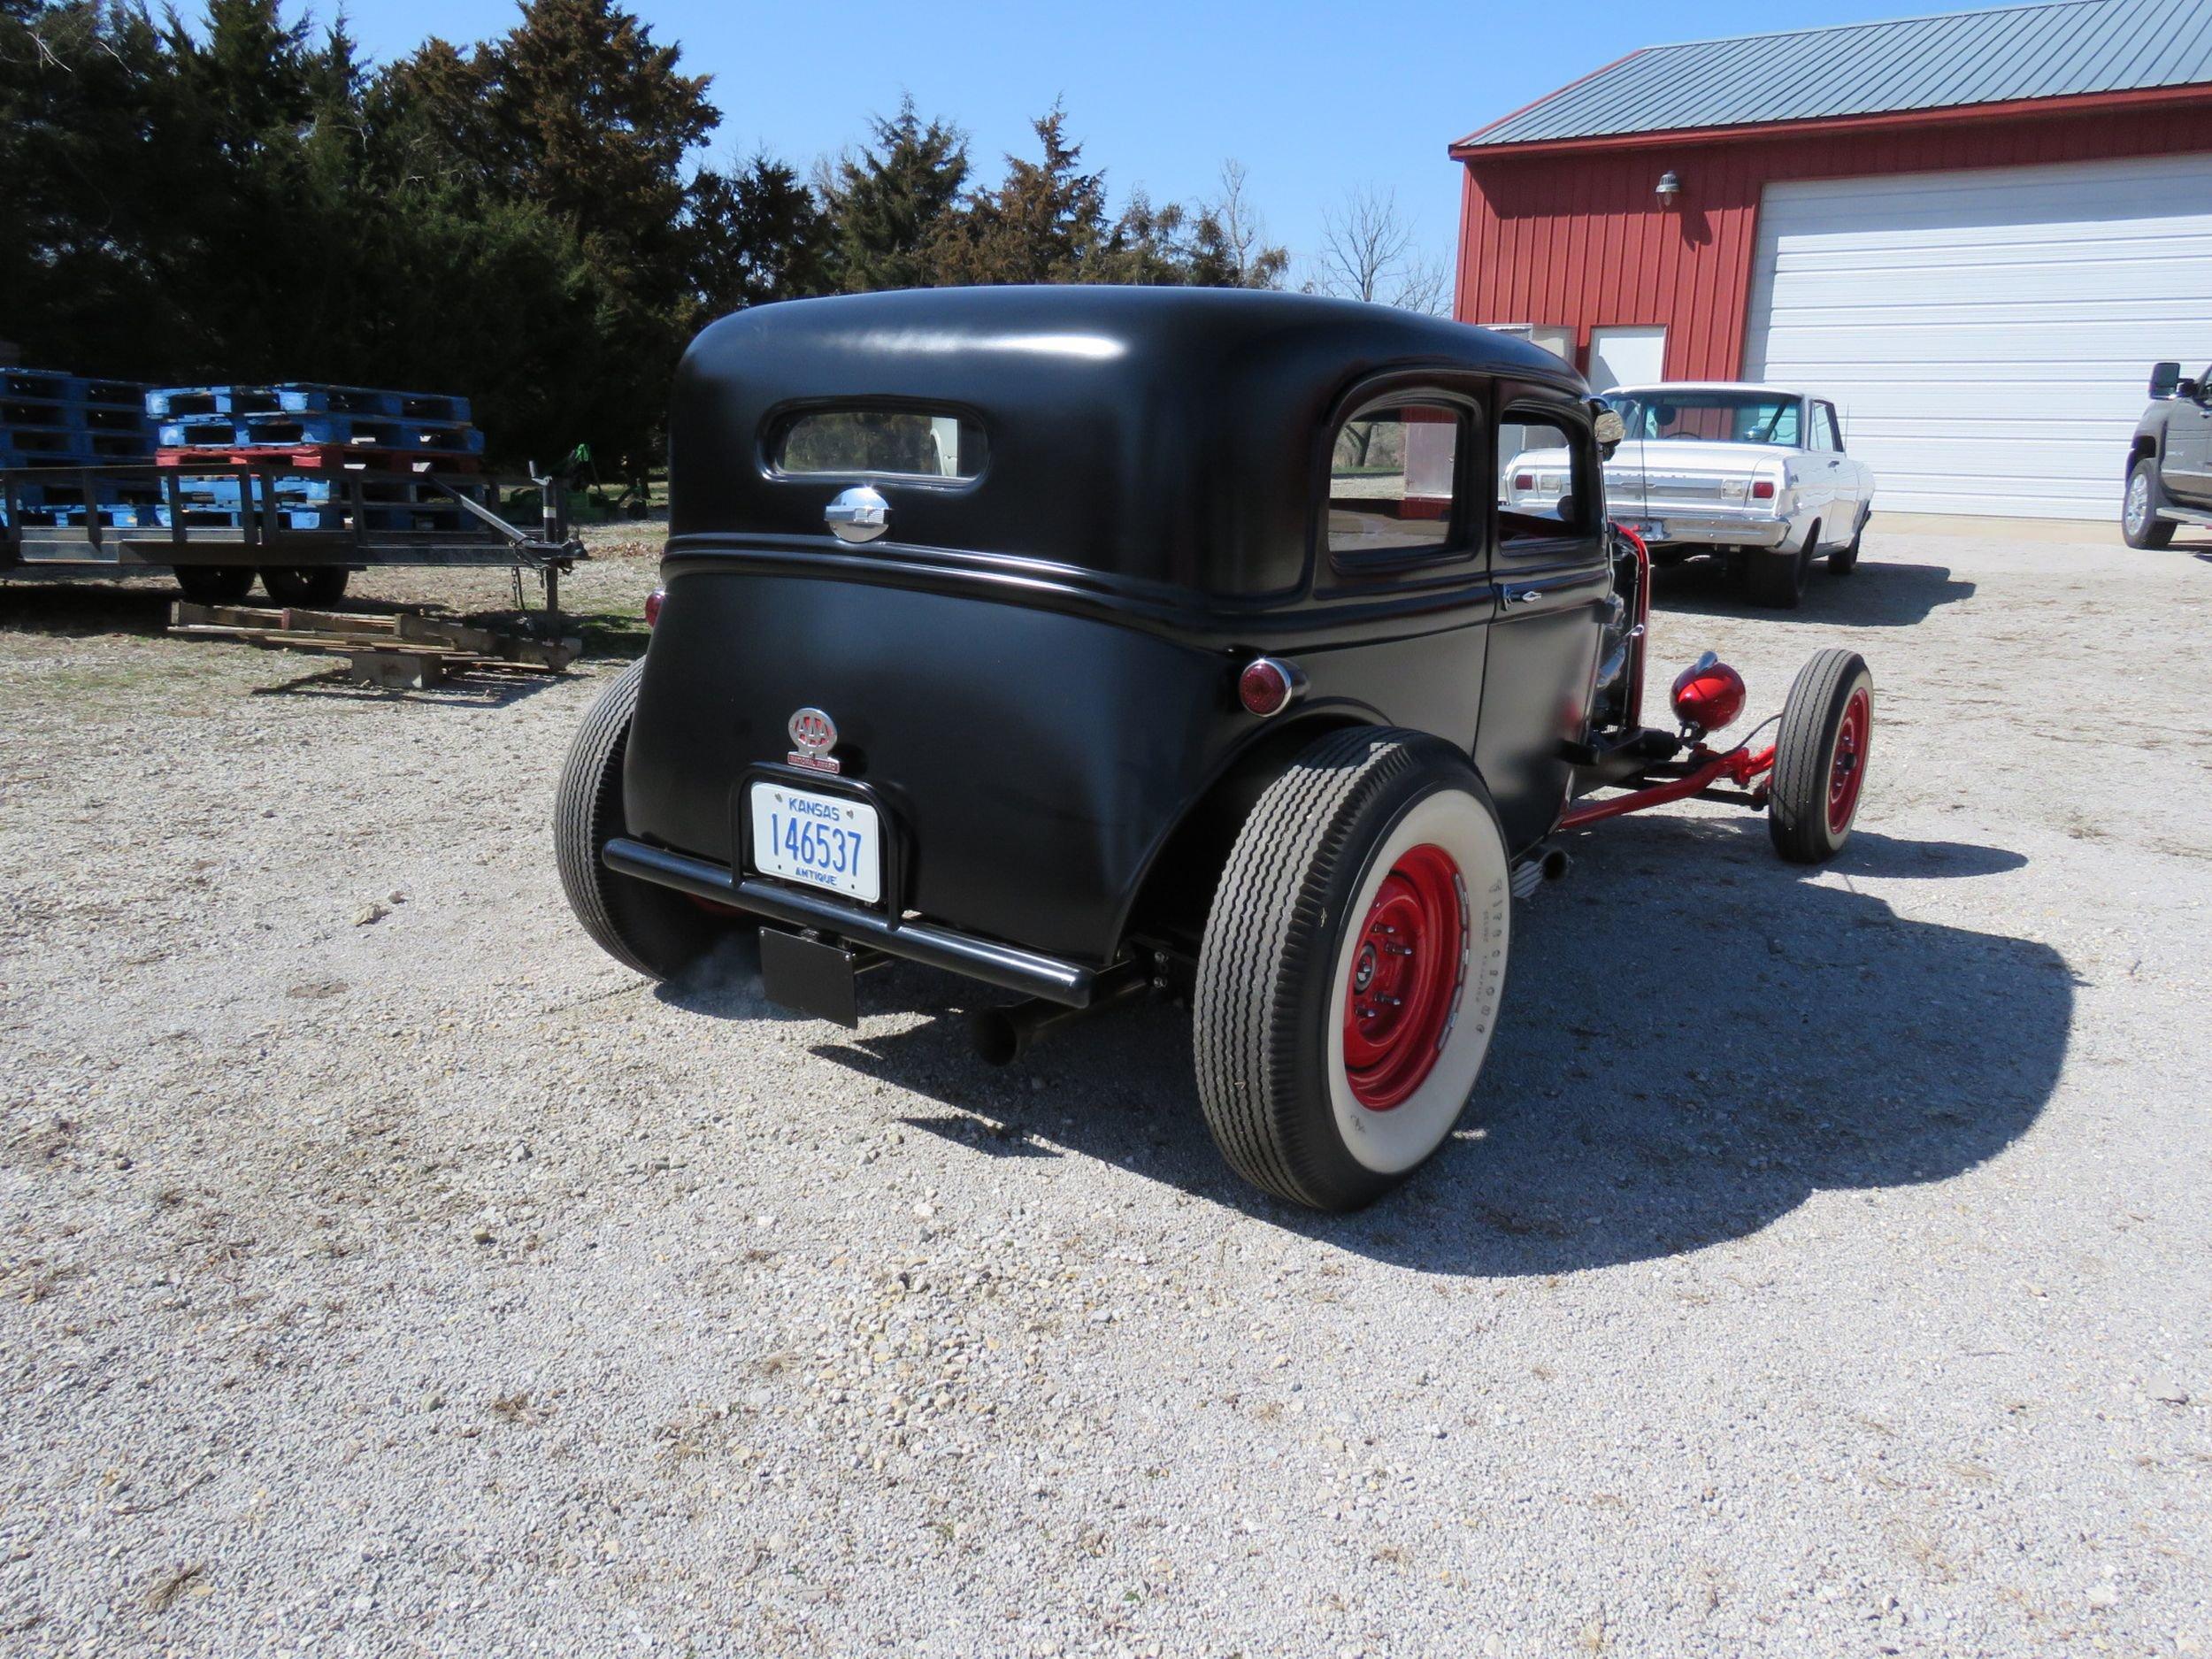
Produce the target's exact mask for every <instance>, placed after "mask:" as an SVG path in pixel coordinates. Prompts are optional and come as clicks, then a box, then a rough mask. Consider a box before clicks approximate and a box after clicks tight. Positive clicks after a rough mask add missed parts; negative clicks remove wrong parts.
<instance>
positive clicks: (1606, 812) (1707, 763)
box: [1559, 743, 1774, 829]
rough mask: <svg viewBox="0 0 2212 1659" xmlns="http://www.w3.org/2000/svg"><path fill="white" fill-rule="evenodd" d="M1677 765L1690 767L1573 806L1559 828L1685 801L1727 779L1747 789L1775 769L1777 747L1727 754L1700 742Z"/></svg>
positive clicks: (1735, 749) (1596, 821) (1740, 749)
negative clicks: (1672, 775)
mask: <svg viewBox="0 0 2212 1659" xmlns="http://www.w3.org/2000/svg"><path fill="white" fill-rule="evenodd" d="M1678 764H1682V765H1686V766H1687V767H1688V768H1689V769H1690V770H1689V771H1687V772H1685V773H1683V774H1682V776H1680V777H1679V778H1670V779H1668V780H1666V781H1665V782H1664V783H1655V784H1650V785H1647V786H1646V787H1643V788H1641V789H1631V790H1630V791H1629V792H1628V793H1627V794H1626V795H1615V796H1613V797H1612V798H1611V799H1610V800H1607V801H1594V802H1592V803H1590V804H1589V805H1588V806H1578V807H1570V808H1569V809H1568V810H1567V816H1566V817H1565V818H1562V819H1560V820H1559V827H1560V828H1561V829H1578V828H1580V827H1581V826H1583V825H1585V824H1595V823H1598V822H1599V821H1600V820H1601V819H1604V818H1620V817H1622V816H1624V814H1626V813H1630V812H1640V811H1642V810H1644V809H1645V808H1646V807H1652V806H1664V805H1665V804H1666V803H1668V802H1670V801H1681V800H1686V799H1687V798H1688V797H1689V796H1691V795H1702V794H1704V793H1705V791H1706V790H1708V789H1709V788H1711V787H1713V786H1714V785H1715V784H1717V783H1718V782H1719V781H1720V780H1722V779H1724V778H1725V779H1726V780H1728V781H1729V782H1731V783H1732V784H1734V785H1735V786H1736V787H1739V788H1742V789H1747V788H1749V787H1751V780H1753V779H1755V778H1757V777H1760V776H1761V775H1763V774H1764V773H1766V772H1771V771H1773V770H1774V749H1773V747H1772V746H1771V745H1770V746H1768V747H1767V748H1765V749H1745V748H1743V747H1742V746H1741V745H1738V746H1737V747H1736V748H1734V749H1730V750H1728V751H1727V752H1726V753H1725V754H1720V755H1716V754H1715V753H1714V752H1713V751H1712V750H1711V749H1708V748H1706V747H1705V745H1704V744H1703V743H1700V744H1699V745H1698V746H1697V747H1696V748H1695V749H1692V750H1691V751H1690V752H1689V754H1688V756H1687V757H1685V758H1684V759H1683V760H1682V761H1681V762H1680V763H1678Z"/></svg>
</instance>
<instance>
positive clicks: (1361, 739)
mask: <svg viewBox="0 0 2212 1659" xmlns="http://www.w3.org/2000/svg"><path fill="white" fill-rule="evenodd" d="M1414 737H1415V734H1414V733H1402V732H1397V731H1394V730H1391V729H1388V728H1377V727H1371V726H1365V727H1356V728H1354V729H1352V730H1349V731H1345V732H1340V733H1333V734H1332V735H1329V736H1326V737H1324V738H1321V739H1319V740H1318V741H1316V742H1315V743H1314V745H1313V746H1312V747H1311V748H1310V749H1307V750H1306V751H1305V752H1304V753H1302V755H1300V756H1299V757H1298V758H1297V759H1296V760H1295V761H1294V762H1293V763H1292V764H1291V765H1290V766H1289V767H1288V768H1287V769H1286V771H1285V772H1283V774H1282V775H1281V776H1280V777H1279V778H1278V779H1276V780H1275V781H1274V782H1273V783H1271V784H1270V785H1269V786H1268V787H1267V788H1266V789H1265V790H1264V791H1263V793H1262V794H1261V795H1260V798H1259V800H1258V802H1257V803H1256V804H1255V805H1254V807H1253V809H1252V812H1251V816H1250V817H1249V818H1247V820H1246V821H1245V825H1244V827H1243V829H1242V831H1241V832H1240V833H1239V834H1238V836H1237V840H1236V844H1235V846H1234V848H1233V849H1232V851H1231V853H1230V856H1229V861H1228V864H1227V866H1226V868H1225V869H1224V871H1223V872H1222V876H1221V880H1220V884H1219V886H1218V887H1217V888H1216V889H1215V893H1214V900H1213V905H1212V909H1211V913H1210V916H1209V918H1208V920H1207V925H1206V933H1205V940H1204V943H1203V945H1202V947H1201V949H1200V952H1199V960H1198V995H1197V1006H1196V1010H1195V1012H1196V1016H1197V1018H1195V1020H1194V1041H1193V1052H1194V1058H1195V1061H1196V1066H1197V1071H1198V1086H1199V1098H1200V1100H1201V1102H1202V1104H1203V1107H1204V1110H1205V1113H1206V1121H1207V1125H1208V1126H1209V1127H1210V1129H1211V1130H1212V1131H1213V1134H1214V1139H1215V1141H1216V1142H1217V1144H1218V1145H1219V1147H1220V1148H1221V1151H1222V1154H1223V1156H1225V1157H1226V1158H1227V1159H1228V1161H1229V1163H1230V1164H1232V1165H1233V1166H1234V1168H1235V1169H1236V1170H1237V1171H1238V1172H1239V1173H1240V1174H1241V1175H1243V1176H1244V1177H1245V1178H1246V1179H1248V1180H1250V1181H1252V1182H1253V1183H1255V1184H1256V1185H1257V1186H1259V1187H1263V1188H1264V1189H1265V1190H1266V1191H1268V1192H1270V1193H1271V1194H1274V1195H1275V1196H1276V1197H1278V1198H1281V1199H1283V1200H1285V1201H1286V1202H1290V1203H1294V1204H1302V1205H1308V1206H1310V1207H1313V1208H1317V1209H1339V1208H1342V1207H1344V1206H1345V1204H1346V1203H1347V1202H1348V1201H1349V1202H1361V1201H1363V1199H1364V1198H1366V1197H1371V1196H1372V1195H1373V1194H1372V1193H1361V1194H1345V1193H1343V1192H1340V1191H1338V1190H1336V1187H1335V1183H1333V1182H1332V1181H1328V1180H1327V1179H1325V1177H1324V1176H1323V1173H1322V1170H1321V1167H1320V1165H1319V1161H1318V1160H1317V1158H1316V1157H1315V1156H1313V1152H1312V1149H1311V1148H1309V1147H1307V1146H1306V1145H1305V1144H1304V1137H1303V1135H1302V1133H1301V1132H1300V1127H1299V1125H1298V1123H1297V1121H1296V1119H1295V1118H1294V1115H1293V1114H1291V1113H1289V1112H1287V1111H1286V1110H1282V1103H1283V1102H1286V1101H1287V1100H1289V1099H1290V1098H1291V1097H1292V1095H1293V1094H1294V1093H1295V1091H1296V1090H1297V1088H1298V1086H1299V1077H1298V1066H1299V1047H1300V1040H1301V1039H1302V1037H1303V1036H1304V1035H1305V1034H1306V1033H1305V1029H1304V1027H1305V1022H1306V1021H1307V1020H1308V1019H1310V1018H1311V1015H1310V1011H1309V1010H1306V1009H1304V1008H1303V1007H1302V1006H1301V1004H1300V997H1299V995H1298V991H1299V987H1302V985H1304V984H1305V983H1306V981H1307V978H1308V976H1307V972H1306V968H1307V953H1309V952H1310V951H1311V950H1312V949H1314V948H1315V942H1316V941H1320V940H1324V939H1325V938H1326V937H1327V928H1326V926H1325V922H1326V919H1327V918H1326V915H1325V909H1326V900H1325V894H1326V892H1327V890H1328V886H1329V880H1330V877H1331V876H1332V875H1333V872H1335V870H1336V869H1337V867H1338V865H1339V864H1340V861H1341V860H1342V859H1343V857H1344V856H1346V852H1347V843H1348V840H1349V839H1350V835H1351V832H1352V828H1353V821H1354V818H1356V814H1355V813H1354V812H1353V811H1352V810H1349V809H1350V808H1351V807H1352V806H1353V805H1354V803H1355V801H1356V797H1358V796H1359V795H1361V794H1362V793H1363V791H1365V790H1367V789H1371V788H1372V787H1378V786H1379V785H1381V784H1383V783H1385V782H1387V781H1388V780H1391V779H1392V778H1394V777H1395V776H1397V775H1398V774H1400V773H1402V772H1405V771H1406V770H1408V769H1409V768H1411V767H1412V766H1414V765H1416V764H1418V751H1417V749H1414V748H1413V747H1412V746H1411V741H1409V740H1413V739H1414ZM1387 1184H1388V1183H1386V1182H1382V1181H1380V1180H1378V1183H1377V1185H1376V1188H1375V1190H1376V1191H1380V1190H1382V1187H1384V1186H1386V1185H1387Z"/></svg>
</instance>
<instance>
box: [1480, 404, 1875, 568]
mask: <svg viewBox="0 0 2212 1659" xmlns="http://www.w3.org/2000/svg"><path fill="white" fill-rule="evenodd" d="M1602 396H1603V398H1604V401H1605V403H1607V404H1608V406H1609V407H1610V408H1611V409H1612V410H1613V411H1615V412H1616V413H1617V414H1618V415H1619V416H1620V418H1621V420H1622V423H1623V425H1624V426H1625V427H1626V429H1627V435H1626V436H1625V437H1624V439H1623V441H1622V442H1621V444H1620V446H1619V447H1618V448H1617V449H1615V450H1614V451H1613V454H1612V456H1611V457H1610V458H1609V459H1608V460H1607V462H1606V464H1605V505H1606V511H1607V512H1608V513H1609V515H1610V516H1611V517H1613V518H1616V519H1617V520H1619V521H1620V522H1621V523H1623V524H1625V525H1628V526H1631V527H1632V528H1633V529H1634V530H1635V531H1636V533H1637V534H1639V535H1640V536H1642V537H1643V539H1644V541H1645V543H1646V545H1647V546H1648V547H1649V548H1650V549H1651V557H1652V559H1653V561H1654V562H1655V563H1656V564H1661V565H1672V564H1679V563H1680V562H1681V561H1682V560H1683V559H1686V558H1688V557H1691V556H1692V555H1694V554H1700V553H1710V554H1717V555H1720V556H1722V557H1725V558H1726V559H1727V560H1728V562H1729V565H1730V567H1731V568H1732V569H1734V570H1738V571H1740V572H1741V573H1742V575H1743V576H1744V578H1745V579H1746V580H1747V581H1748V582H1749V583H1750V586H1751V590H1752V593H1753V594H1754V595H1755V596H1756V597H1757V598H1759V599H1760V600H1761V601H1763V603H1767V604H1774V605H1794V604H1795V603H1797V602H1798V599H1799V597H1800V596H1801V595H1802V594H1803V593H1804V591H1805V578H1806V575H1807V573H1808V572H1809V571H1810V569H1811V568H1812V564H1813V561H1814V560H1815V559H1816V558H1818V557H1821V556H1822V555H1826V557H1827V559H1828V568H1829V569H1830V570H1832V571H1834V572H1836V573H1837V574H1839V575H1841V574H1843V573H1845V572H1847V571H1849V570H1850V569H1851V567H1852V566H1853V565H1855V564H1857V563H1858V558H1859V540H1860V537H1861V536H1862V535H1863V534H1864V533H1865V530H1866V521H1867V519H1868V518H1869V517H1870V515H1871V514H1872V512H1873V508H1874V474H1873V472H1871V471H1870V469H1869V468H1868V467H1867V466H1866V465H1865V464H1864V463H1863V462H1860V461H1856V460H1854V459H1853V458H1852V457H1850V456H1848V455H1847V454H1846V453H1845V452H1844V448H1843V431H1842V426H1841V423H1840V422H1839V420H1838V419H1836V408H1835V405H1834V404H1833V403H1829V402H1828V401H1826V400H1825V399H1824V398H1818V397H1811V396H1807V395H1806V394H1804V393H1802V392H1793V391H1786V390H1784V389H1782V388H1778V387H1772V386H1754V385H1748V384H1745V383H1740V382H1734V381H1699V380H1686V381H1681V382H1678V383H1676V384H1672V385H1667V386H1622V387H1616V388H1614V389H1613V390H1611V391H1609V392H1606V393H1604V394H1602ZM1515 435H1516V434H1514V432H1513V430H1512V429H1511V428H1508V429H1506V430H1505V431H1504V432H1502V434H1500V440H1501V441H1500V443H1499V446H1498V452H1499V454H1500V455H1502V456H1509V457H1511V459H1509V460H1508V461H1507V462H1506V463H1505V465H1504V466H1503V468H1502V473H1503V476H1502V477H1501V479H1500V480H1499V500H1500V501H1501V502H1502V503H1505V504H1507V505H1509V506H1511V507H1513V508H1514V509H1515V510H1516V511H1542V510H1543V508H1544V506H1545V505H1546V504H1547V503H1549V502H1553V501H1556V500H1557V498H1558V497H1559V496H1560V495H1561V494H1563V492H1564V490H1565V488H1566V478H1567V457H1566V452H1565V451H1564V450H1562V449H1519V447H1518V446H1517V444H1515V443H1514V438H1515Z"/></svg>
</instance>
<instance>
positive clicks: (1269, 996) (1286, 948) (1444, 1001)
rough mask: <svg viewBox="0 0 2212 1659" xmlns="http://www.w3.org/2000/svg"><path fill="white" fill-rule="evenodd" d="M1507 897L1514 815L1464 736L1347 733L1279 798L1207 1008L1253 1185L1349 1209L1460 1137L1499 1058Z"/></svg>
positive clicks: (1257, 832) (1234, 856)
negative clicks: (1490, 1059)
mask: <svg viewBox="0 0 2212 1659" xmlns="http://www.w3.org/2000/svg"><path fill="white" fill-rule="evenodd" d="M1509 900H1510V880H1509V861H1508V858H1507V855H1506V846H1505V836H1504V833H1503V832H1502V830H1501V829H1500V827H1499V824H1498V815H1497V810H1496V809H1495V808H1494V807H1493V806H1492V804H1491V803H1490V795H1489V792H1488V791H1487V790H1486V789H1485V788H1484V787H1483V784H1482V780H1481V778H1480V777H1479V775H1478V774H1477V773H1476V772H1475V769H1474V767H1473V765H1472V764H1471V763H1470V762H1469V760H1468V759H1467V757H1466V756H1464V755H1463V754H1461V753H1460V752H1459V751H1458V750H1457V749H1453V748H1452V747H1451V746H1450V745H1448V744H1447V743H1444V742H1442V741H1439V740H1437V739H1435V738H1432V737H1428V736H1425V735H1423V734H1421V733H1416V732H1404V731H1395V730H1391V729H1388V728H1380V729H1378V728H1363V729H1361V730H1358V731H1352V732H1339V733H1332V734H1330V735H1329V736H1327V737H1324V738H1322V739H1320V740H1319V741H1317V742H1315V743H1314V744H1312V745H1311V746H1310V747H1309V748H1308V749H1305V750H1304V751H1303V752H1302V754H1301V755H1300V756H1299V757H1298V758H1297V759H1296V760H1295V761H1294V762H1293V763H1292V764H1291V765H1290V767H1289V769H1288V770H1287V771H1286V772H1284V773H1283V774H1282V776H1280V777H1279V778H1278V779H1276V780H1275V781H1274V782H1273V783H1272V784H1271V785H1269V786H1268V787H1267V789H1266V791H1265V792H1264V793H1263V794H1262V795H1261V796H1260V799H1259V802H1258V803H1257V804H1256V805H1255V806H1254V808H1253V809H1252V812H1251V815H1250V817H1248V818H1247V819H1246V820H1245V823H1244V827H1243V829H1242V830H1241V831H1240V833H1239V834H1238V836H1237V839H1236V843H1235V846H1234V847H1233V849H1231V851H1230V854H1229V860H1228V864H1227V866H1226V868H1225V870H1224V871H1223V872H1222V877H1221V882H1220V885H1219V886H1218V887H1217V888H1216V889H1215V891H1214V898H1213V905H1212V909H1211V912H1210V915H1209V916H1208V918H1207V920H1206V933H1205V938H1204V941H1203V942H1202V945H1201V947H1200V949H1199V954H1198V988H1197V997H1196V1001H1195V1003H1194V1048H1195V1055H1196V1061H1197V1070H1198V1093H1199V1100H1200V1102H1201V1103H1202V1106H1203V1107H1204V1110H1205V1114H1206V1124H1207V1127H1208V1128H1209V1129H1210V1130H1211V1131H1212V1132H1213V1137H1214V1141H1215V1143H1216V1144H1217V1146H1218V1147H1219V1148H1221V1152H1222V1156H1224V1157H1225V1158H1226V1159H1227V1160H1228V1161H1229V1163H1230V1164H1231V1165H1232V1166H1233V1168H1234V1169H1235V1170H1236V1171H1237V1172H1238V1173H1239V1174H1240V1175H1242V1176H1244V1177H1245V1178H1246V1179H1248V1180H1250V1181H1252V1182H1254V1183H1256V1185H1258V1186H1260V1187H1264V1188H1265V1189H1267V1190H1268V1191H1269V1192H1271V1193H1273V1194H1275V1195H1276V1196H1278V1197H1279V1198H1283V1199H1286V1200H1288V1201H1289V1202H1292V1203H1297V1204H1305V1205H1309V1206H1310V1207H1311V1208H1313V1209H1316V1210H1351V1209H1356V1207H1358V1206H1359V1205H1361V1204H1364V1203H1368V1202H1371V1201H1372V1200H1374V1199H1375V1198H1378V1197H1379V1196H1380V1195H1381V1194H1384V1193H1386V1192H1387V1191H1389V1190H1390V1189H1391V1188H1392V1187H1395V1186H1396V1185H1397V1184H1398V1183H1399V1182H1401V1181H1402V1180H1403V1179H1405V1178H1406V1177H1407V1176H1408V1175H1409V1174H1410V1173H1412V1171H1414V1170H1415V1169H1416V1168H1417V1167H1418V1166H1419V1165H1420V1164H1421V1163H1422V1162H1423V1161H1424V1160H1425V1159H1426V1158H1427V1157H1428V1156H1430V1154H1432V1153H1433V1152H1434V1151H1435V1150H1436V1149H1437V1148H1438V1147H1440V1146H1441V1145H1442V1144H1443V1142H1444V1140H1445V1138H1446V1137H1447V1136H1448V1135H1449V1134H1450V1133H1451V1130H1452V1125H1454V1124H1455V1123H1456V1122H1457V1121H1458V1120H1459V1114H1460V1110H1461V1109H1462V1108H1463V1107H1464V1106H1465V1104H1466V1102H1467V1096H1468V1094H1469V1092H1470V1091H1471V1089H1472V1088H1473V1087H1474V1084H1475V1079H1476V1076H1477V1074H1478V1073H1479V1072H1480V1071H1481V1070H1482V1062H1483V1056H1484V1055H1485V1054H1486V1052H1487V1051H1488V1049H1489V1047H1490V1033H1491V1030H1492V1028H1493V1026H1494V1024H1495V1023H1496V1019H1497V1011H1498V998H1499V995H1500V993H1501V992H1502V990H1503V988H1504V984H1505V964H1506V946H1507V935H1508V931H1509V910H1510V904H1509Z"/></svg>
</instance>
